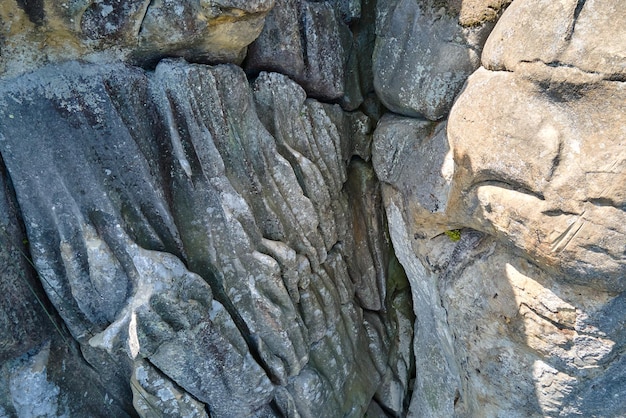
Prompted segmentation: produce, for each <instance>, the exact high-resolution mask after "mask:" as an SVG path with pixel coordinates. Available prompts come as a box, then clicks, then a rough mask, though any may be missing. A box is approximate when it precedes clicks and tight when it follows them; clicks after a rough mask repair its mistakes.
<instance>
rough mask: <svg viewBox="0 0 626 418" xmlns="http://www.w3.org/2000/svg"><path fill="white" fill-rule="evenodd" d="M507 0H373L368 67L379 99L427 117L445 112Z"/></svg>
mask: <svg viewBox="0 0 626 418" xmlns="http://www.w3.org/2000/svg"><path fill="white" fill-rule="evenodd" d="M508 3H509V2H508V1H473V2H468V1H436V0H429V1H423V2H417V1H414V0H384V1H379V2H378V4H377V13H378V17H377V20H376V35H377V37H376V47H375V49H374V55H373V72H374V87H375V88H376V93H377V94H378V96H379V97H380V99H381V101H382V102H383V103H384V105H385V106H386V107H387V108H389V109H390V110H392V111H393V112H396V113H400V114H403V115H407V116H421V117H425V118H427V119H431V120H438V119H441V118H442V117H444V116H445V115H447V113H448V112H449V110H450V107H451V106H452V102H453V101H454V98H455V97H456V95H457V94H458V93H459V91H460V90H461V87H462V86H463V83H464V82H465V80H466V78H467V77H468V76H469V75H470V74H471V73H472V72H473V71H474V70H475V69H476V68H478V66H479V65H480V52H481V50H482V46H483V44H484V42H485V40H486V39H487V35H488V34H489V32H490V30H491V29H492V28H493V25H494V21H495V19H496V18H497V16H498V15H499V13H500V10H501V9H502V8H503V7H505V6H506V5H507V4H508Z"/></svg>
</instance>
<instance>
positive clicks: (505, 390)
mask: <svg viewBox="0 0 626 418" xmlns="http://www.w3.org/2000/svg"><path fill="white" fill-rule="evenodd" d="M600 3H602V2H575V1H572V2H558V3H554V2H542V1H532V0H528V1H523V0H517V1H515V2H513V4H512V5H511V7H509V8H508V9H507V10H506V12H504V14H503V16H502V18H501V19H500V20H499V21H498V23H497V25H496V27H495V29H494V30H493V32H492V33H491V35H490V36H489V39H488V40H487V42H486V46H485V50H484V52H483V54H482V62H483V65H485V67H486V68H480V69H479V70H477V71H476V72H475V73H474V74H473V75H471V76H470V77H469V79H468V80H467V83H466V84H465V86H464V88H463V91H462V93H461V95H460V96H459V97H458V98H457V99H456V102H455V104H454V107H453V108H452V111H451V113H450V117H449V119H448V120H447V121H444V122H439V123H434V122H429V121H427V120H419V119H412V118H407V117H399V116H390V115H387V116H385V117H384V118H383V119H382V120H381V121H380V123H379V125H378V127H377V129H376V132H375V138H374V144H373V160H374V166H375V168H376V172H377V174H378V176H379V178H380V179H381V181H383V182H384V183H385V185H384V186H383V196H384V202H385V207H386V210H387V214H388V218H389V226H390V234H391V237H392V240H393V243H394V248H395V249H396V253H397V255H398V258H399V260H400V262H401V263H402V264H403V265H404V267H405V268H406V270H407V274H408V277H409V278H410V280H411V286H412V291H413V300H414V308H415V313H416V329H415V355H416V368H417V376H416V382H415V388H414V396H413V398H412V401H411V407H410V414H412V415H414V416H453V415H457V416H573V415H581V416H615V415H621V414H623V413H624V411H626V404H625V403H624V400H623V399H624V394H625V392H624V390H625V389H624V385H623V384H620V383H618V380H617V379H622V378H623V376H624V373H625V371H624V363H623V355H622V354H623V353H624V348H625V346H626V340H625V339H624V332H623V329H624V324H625V318H626V312H625V311H624V293H623V291H624V289H625V283H626V282H625V281H624V277H625V272H626V270H625V269H626V256H625V255H626V253H625V250H626V230H624V227H623V224H624V219H626V218H625V215H624V210H625V205H624V196H623V185H624V184H626V183H625V178H624V173H625V170H626V166H625V163H626V154H624V138H625V137H626V131H625V130H624V126H625V121H624V115H625V114H626V107H625V105H624V103H626V100H625V99H626V97H625V90H624V88H625V86H624V82H623V81H624V79H623V66H624V65H625V64H626V59H625V57H626V54H625V53H624V49H623V46H622V45H623V44H624V43H623V42H622V43H620V44H619V46H617V45H616V44H615V43H613V42H612V41H609V38H607V35H606V34H607V31H608V30H610V29H609V28H610V27H613V26H614V24H615V23H614V22H617V21H619V22H622V23H623V22H625V21H626V15H625V14H624V12H623V11H622V10H621V9H620V10H619V11H617V10H616V9H614V6H615V4H614V3H613V2H604V4H600ZM609 15H610V16H611V17H610V18H609V17H608V16H609ZM614 19H615V20H614ZM609 21H610V22H611V23H608V22H609ZM605 23H606V25H605ZM596 25H597V26H598V30H597V31H594V30H593V29H592V27H595V26H596ZM601 26H602V28H600V27H601ZM529 27H532V28H533V30H532V31H529V29H528V28H529ZM615 32H616V35H615V36H616V37H617V38H618V39H619V38H620V37H623V36H624V31H623V30H616V31H615ZM533 34H542V35H541V36H539V35H537V36H533ZM583 39H584V40H583ZM600 44H602V45H608V46H603V47H599V48H597V49H595V48H594V45H600ZM592 50H593V53H591V52H590V53H589V54H587V55H584V56H583V55H579V54H580V53H581V52H582V51H592ZM500 70H507V71H500ZM448 236H449V237H450V238H448ZM457 240H458V241H457ZM420 327H423V328H425V329H422V330H420ZM433 330H434V331H433Z"/></svg>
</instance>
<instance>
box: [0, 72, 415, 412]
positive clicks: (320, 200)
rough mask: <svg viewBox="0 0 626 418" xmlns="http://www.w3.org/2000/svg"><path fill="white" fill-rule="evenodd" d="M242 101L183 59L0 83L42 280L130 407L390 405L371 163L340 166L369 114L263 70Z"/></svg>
mask: <svg viewBox="0 0 626 418" xmlns="http://www.w3.org/2000/svg"><path fill="white" fill-rule="evenodd" d="M253 91H254V96H253V94H252V90H251V88H250V86H249V85H248V82H247V80H246V78H245V75H244V73H243V71H242V70H241V69H238V68H237V67H235V66H219V67H208V66H203V65H189V64H187V63H185V62H182V61H180V62H173V61H170V62H162V63H160V64H159V66H158V67H157V68H156V71H155V72H154V73H150V74H146V73H144V72H143V71H141V70H138V69H133V68H131V67H127V66H124V65H121V64H118V65H100V66H91V65H80V64H77V63H70V64H66V65H62V66H56V67H50V68H47V69H44V70H41V71H38V72H35V73H32V74H29V75H26V76H22V77H20V78H18V79H14V80H11V81H10V82H6V83H4V84H3V86H2V92H3V94H2V97H3V98H5V99H4V100H3V101H2V104H1V106H0V108H1V110H0V112H1V114H2V116H1V118H2V120H3V121H6V122H5V123H3V125H2V128H1V141H0V142H1V144H0V148H2V155H3V157H4V159H5V163H6V165H7V169H8V171H9V173H10V175H11V178H12V180H13V184H14V186H15V194H16V196H17V200H18V202H19V205H20V209H21V213H22V216H23V219H24V223H25V226H26V230H27V234H28V239H29V242H30V247H31V252H32V256H33V259H34V262H35V265H36V266H37V270H38V271H39V273H40V275H41V276H42V277H45V281H44V282H43V285H44V288H45V289H46V291H47V293H48V296H49V298H50V300H51V302H52V303H53V305H54V306H55V307H56V308H57V310H58V312H59V313H60V315H61V317H62V318H63V321H64V322H65V324H67V326H68V328H69V331H70V333H71V335H72V337H73V338H74V339H75V340H76V341H78V343H79V344H80V347H81V350H82V351H83V355H84V356H85V359H86V360H87V362H88V363H89V364H90V365H91V366H92V367H94V368H95V369H96V370H97V371H98V372H99V373H100V374H101V376H102V377H103V379H105V380H107V381H112V380H114V379H119V378H120V376H119V375H122V376H124V375H126V384H127V385H128V384H129V382H131V383H130V384H131V388H132V393H133V403H134V405H135V408H136V409H137V411H138V412H140V413H141V414H142V415H148V416H149V415H150V414H151V412H150V411H151V410H152V409H156V410H161V411H179V412H180V411H183V410H184V411H187V410H190V411H192V412H193V414H194V415H198V416H202V415H203V414H204V413H205V412H204V405H206V407H207V408H208V411H209V412H210V414H211V416H233V414H234V415H236V416H251V415H258V416H267V415H274V414H276V413H279V411H280V412H281V413H283V414H285V415H289V416H296V415H298V414H299V415H300V416H316V415H317V414H319V413H321V414H323V415H332V414H335V413H337V411H340V413H341V414H348V415H353V416H358V415H360V414H361V413H362V412H363V411H364V410H365V409H366V408H367V406H368V404H369V402H370V400H371V399H372V398H373V397H374V395H375V394H376V393H380V394H381V395H380V397H379V398H378V399H379V400H378V402H379V403H381V404H382V405H384V406H385V407H387V408H389V409H391V410H394V409H395V410H397V411H398V412H400V411H401V410H402V408H403V402H404V397H405V396H406V394H407V392H408V375H409V372H410V368H411V361H410V357H411V356H410V340H411V332H412V319H411V318H410V309H409V310H407V309H406V308H404V309H403V307H408V306H410V299H408V298H407V295H408V293H407V291H408V290H407V288H406V286H404V287H403V286H402V285H401V282H397V283H394V282H392V281H390V280H388V278H389V273H388V265H389V250H390V249H389V245H388V242H387V239H386V233H385V229H384V221H383V219H382V217H381V216H382V209H381V207H380V204H381V200H380V192H379V191H378V188H377V183H376V181H375V177H374V175H373V171H372V169H371V167H370V166H369V165H368V164H366V163H365V162H359V161H358V160H357V161H355V162H354V163H353V164H350V165H349V167H350V170H348V162H349V161H350V160H351V157H352V155H353V154H354V153H359V154H361V156H362V157H363V158H369V154H368V144H369V134H370V125H369V120H368V118H367V117H366V116H365V115H363V114H361V113H355V114H347V113H344V112H343V111H342V110H341V109H340V108H339V107H338V106H337V105H335V106H332V105H325V104H322V103H319V102H316V101H313V100H307V99H306V96H305V94H304V92H303V91H302V89H301V88H300V87H299V86H297V85H296V84H295V83H293V82H292V81H290V80H288V79H287V78H286V77H284V76H281V75H278V74H266V73H264V74H261V76H260V77H259V78H258V79H257V81H256V83H255V84H254V88H253ZM255 103H256V104H255ZM257 106H258V107H259V109H260V113H261V114H262V115H263V116H264V121H263V123H265V124H266V126H267V129H269V130H270V131H269V132H268V130H266V127H265V126H264V125H263V123H262V122H261V121H260V120H259V119H258V117H257V116H256V112H255V107H257ZM32 112H35V113H32ZM33 114H36V115H38V116H37V118H36V119H33ZM26 123H28V124H29V125H30V129H29V130H28V133H27V134H25V135H24V134H22V132H24V125H25V124H26ZM270 132H271V134H270ZM35 145H37V147H40V148H41V152H39V153H37V154H33V153H32V152H31V150H32V149H33V147H34V146H35ZM61 167H63V169H61ZM348 172H350V176H348V174H349V173H348ZM344 184H345V185H344ZM349 200H350V201H352V205H351V206H350V205H348V201H349ZM395 275H396V276H397V273H396V274H395ZM388 283H390V284H388ZM398 283H400V284H398ZM392 284H393V286H392ZM388 290H389V292H388ZM387 306H390V307H391V306H393V307H394V308H393V312H394V314H393V315H391V314H386V313H385V312H386V311H387ZM365 310H366V311H365ZM396 310H397V311H398V313H396ZM396 339H399V340H400V341H402V345H401V346H400V347H398V346H396V345H395V344H393V348H392V343H391V342H392V341H395V340H396ZM346 358H349V359H351V360H350V361H346V360H345V359H346ZM398 361H400V362H401V363H398ZM41 362H42V363H43V364H45V360H41ZM120 370H121V371H122V372H120ZM124 371H127V372H126V373H125V372H124ZM164 391H165V392H167V393H171V394H172V395H171V397H166V396H165V395H163V393H165V392H164ZM57 392H58V391H57ZM118 395H119V396H120V397H119V398H113V397H112V398H111V399H112V402H114V403H115V404H116V405H118V407H119V408H127V405H128V403H129V401H130V399H128V398H126V397H127V396H129V395H130V393H126V394H124V393H122V394H118ZM58 396H63V395H62V394H61V393H59V394H58ZM125 396H126V397H125ZM168 399H170V400H169V401H168ZM9 400H10V402H8V404H7V405H8V406H5V409H6V408H10V407H11V405H13V407H14V408H16V407H15V405H16V402H17V401H16V398H15V396H13V395H12V397H9ZM70 408H71V407H70ZM70 411H71V412H76V411H73V410H71V409H70ZM127 412H128V413H130V411H128V410H127ZM172 413H174V412H172Z"/></svg>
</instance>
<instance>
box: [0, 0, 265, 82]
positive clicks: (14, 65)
mask: <svg viewBox="0 0 626 418" xmlns="http://www.w3.org/2000/svg"><path fill="white" fill-rule="evenodd" d="M273 6H274V1H273V0H255V1H238V0H219V1H210V2H206V1H200V0H183V1H171V0H157V1H154V0H152V1H151V0H141V1H135V0H77V1H67V2H59V1H56V0H39V1H24V0H8V1H5V2H3V4H2V5H0V26H1V29H2V34H3V35H2V37H0V47H1V48H2V56H1V57H0V73H3V72H7V73H9V74H17V73H20V72H23V71H24V70H28V69H33V68H36V67H39V66H41V65H45V64H46V63H48V62H57V61H67V60H68V59H78V58H81V59H86V60H89V61H96V62H101V61H102V59H103V58H104V59H107V60H111V59H116V60H119V59H122V60H127V61H131V62H134V63H139V64H156V62H157V61H158V60H159V59H161V58H163V57H167V56H180V57H185V58H187V59H189V60H191V61H196V62H210V63H216V62H238V63H240V62H241V61H242V60H243V58H244V56H245V53H246V47H247V46H248V45H249V44H250V43H251V42H252V41H254V39H256V37H257V36H258V35H259V33H260V32H261V30H262V29H263V23H264V18H265V15H266V14H267V13H268V12H269V11H270V10H271V9H272V7H273Z"/></svg>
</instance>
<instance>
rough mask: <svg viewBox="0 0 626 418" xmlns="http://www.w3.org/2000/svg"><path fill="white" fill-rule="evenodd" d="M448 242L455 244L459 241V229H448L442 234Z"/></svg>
mask: <svg viewBox="0 0 626 418" xmlns="http://www.w3.org/2000/svg"><path fill="white" fill-rule="evenodd" d="M444 234H446V236H447V237H448V238H450V241H453V242H457V241H458V240H460V239H461V230H460V229H449V230H447V231H445V232H444Z"/></svg>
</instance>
